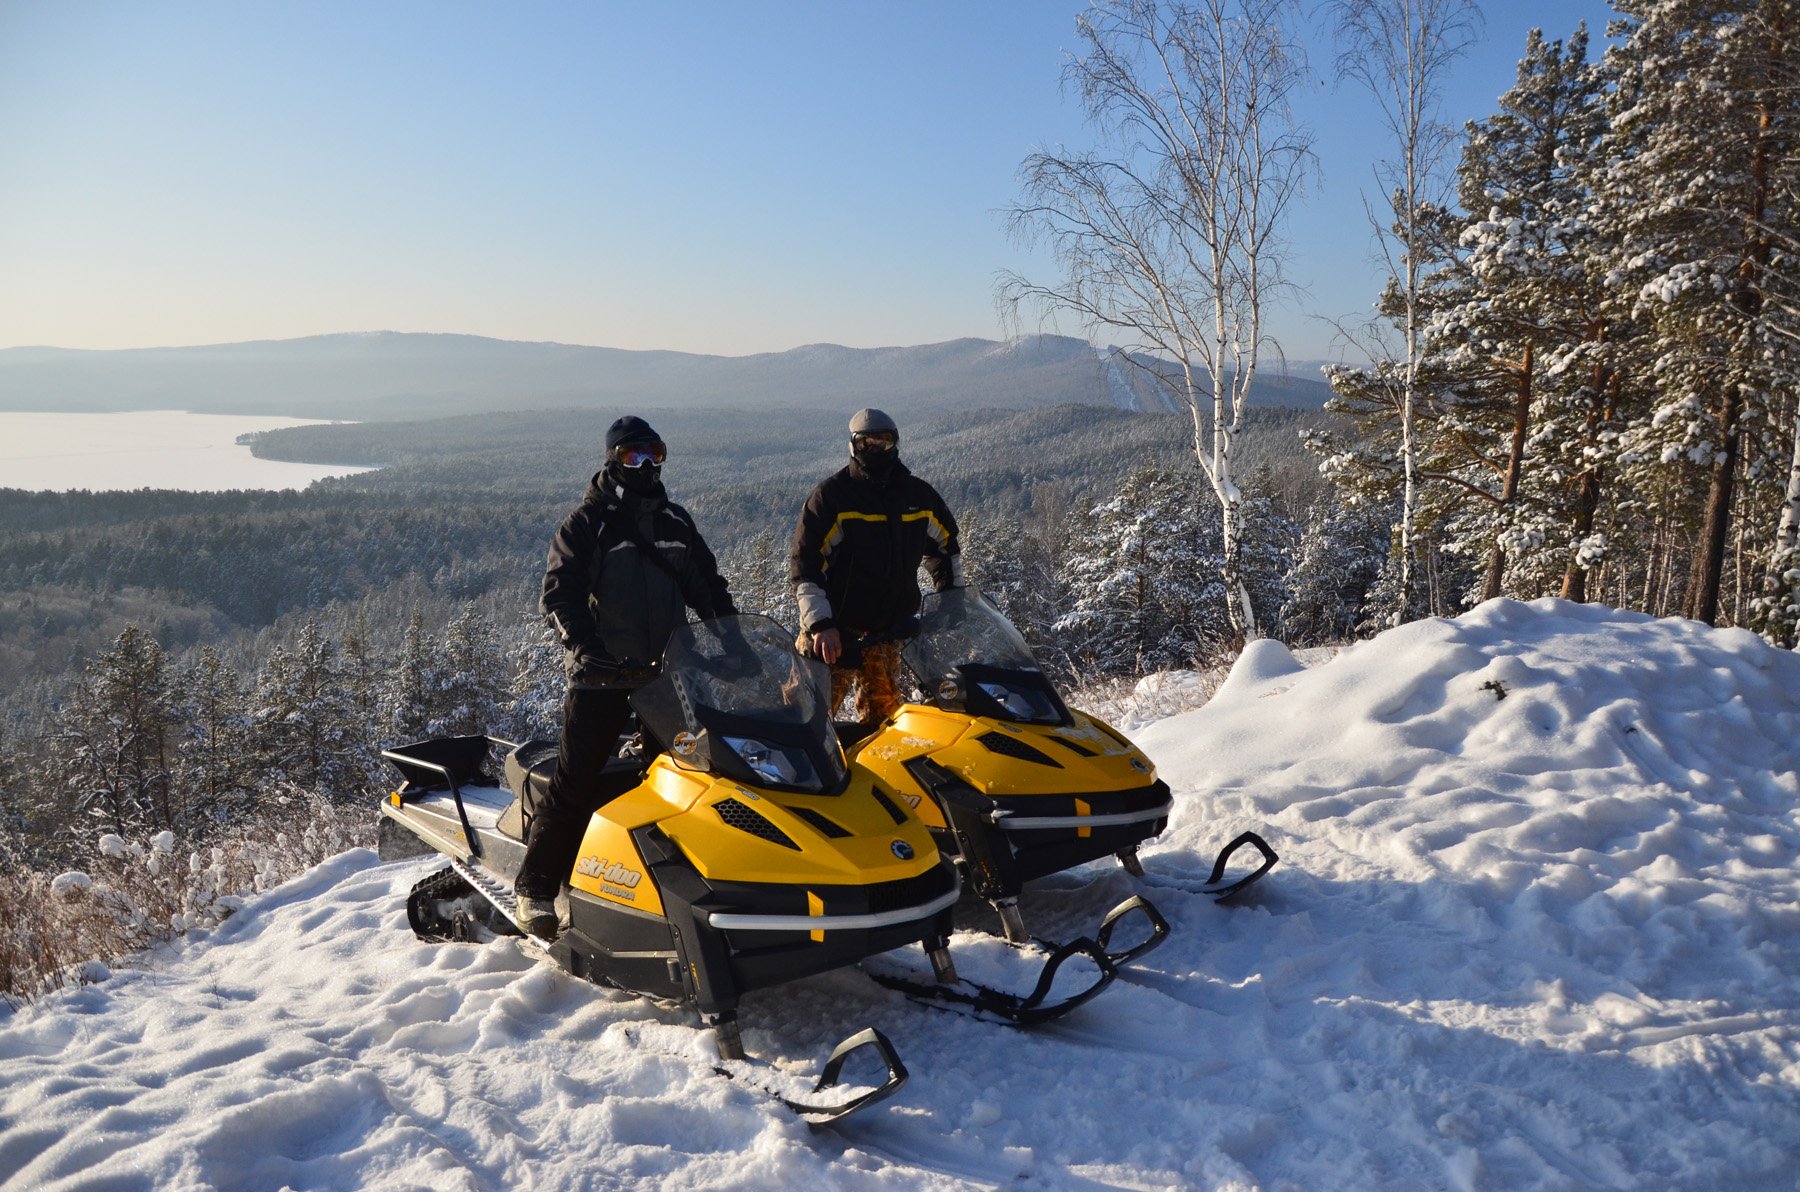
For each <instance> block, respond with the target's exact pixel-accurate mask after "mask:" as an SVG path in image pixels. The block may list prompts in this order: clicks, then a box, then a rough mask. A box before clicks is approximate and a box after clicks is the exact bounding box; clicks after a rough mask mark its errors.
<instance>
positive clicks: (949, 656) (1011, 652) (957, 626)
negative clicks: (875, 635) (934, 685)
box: [901, 588, 1038, 682]
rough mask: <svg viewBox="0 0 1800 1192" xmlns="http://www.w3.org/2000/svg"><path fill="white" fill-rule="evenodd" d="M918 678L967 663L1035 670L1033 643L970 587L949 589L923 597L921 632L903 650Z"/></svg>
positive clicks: (942, 673) (948, 671) (934, 674)
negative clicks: (1026, 642) (1026, 640)
mask: <svg viewBox="0 0 1800 1192" xmlns="http://www.w3.org/2000/svg"><path fill="white" fill-rule="evenodd" d="M901 653H902V655H903V656H904V657H905V658H906V664H907V665H908V666H910V667H912V669H913V673H914V674H916V675H918V676H919V679H920V681H921V682H924V681H926V680H927V679H928V678H929V679H936V678H937V677H938V676H940V675H946V674H949V673H950V672H951V671H952V670H955V669H956V668H957V667H959V666H963V665H965V664H967V663H971V662H974V663H979V664H981V665H983V666H992V667H998V668H1001V669H1003V670H1036V669H1038V664H1037V659H1036V658H1034V657H1032V653H1031V647H1030V646H1028V645H1026V644H1025V639H1024V638H1023V637H1021V636H1020V634H1019V631H1018V630H1017V629H1014V628H1013V624H1012V622H1011V621H1008V620H1007V619H1006V616H1005V615H1004V614H1003V613H1001V611H1000V610H999V609H997V608H995V607H994V606H993V605H992V604H989V603H988V600H987V597H985V596H983V595H982V594H981V593H980V592H978V591H976V590H975V589H974V588H948V589H945V590H944V591H942V592H936V593H933V594H931V595H929V596H927V597H925V604H924V607H923V609H922V610H921V611H920V614H919V635H918V636H917V637H915V638H913V639H912V640H911V641H910V642H908V643H906V648H905V649H904V650H902V651H901Z"/></svg>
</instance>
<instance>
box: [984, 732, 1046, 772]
mask: <svg viewBox="0 0 1800 1192" xmlns="http://www.w3.org/2000/svg"><path fill="white" fill-rule="evenodd" d="M975 739H976V740H977V741H980V742H981V743H982V744H983V745H986V746H987V747H988V750H989V751H990V752H992V753H999V754H1004V755H1005V756H1007V757H1010V758H1016V759H1017V760H1019V761H1022V762H1034V763H1036V764H1037V765H1040V766H1054V767H1055V768H1056V769H1058V770H1060V769H1062V768H1063V765H1062V763H1061V762H1059V761H1057V760H1056V759H1055V758H1053V757H1051V756H1050V755H1049V754H1047V753H1044V752H1043V751H1041V750H1037V749H1033V748H1032V747H1031V746H1029V745H1027V744H1025V742H1023V741H1020V740H1017V739H1015V738H1013V737H1009V736H1007V735H1006V734H1005V733H998V732H996V733H984V734H982V735H981V736H979V737H976V738H975Z"/></svg>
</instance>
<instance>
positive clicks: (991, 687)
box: [979, 683, 1056, 720]
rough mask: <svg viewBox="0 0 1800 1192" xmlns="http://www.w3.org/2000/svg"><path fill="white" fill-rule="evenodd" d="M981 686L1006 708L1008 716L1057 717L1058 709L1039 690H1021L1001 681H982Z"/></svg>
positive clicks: (1023, 717)
mask: <svg viewBox="0 0 1800 1192" xmlns="http://www.w3.org/2000/svg"><path fill="white" fill-rule="evenodd" d="M979 686H980V688H981V690H982V691H984V692H986V693H987V695H988V698H990V699H992V700H993V701H994V702H995V703H997V704H999V705H1000V706H1001V707H1002V708H1004V709H1006V714H1007V715H1008V716H1017V717H1018V718H1019V719H1021V720H1042V719H1045V718H1046V717H1048V718H1050V719H1055V718H1056V709H1055V708H1053V707H1052V706H1051V705H1050V701H1048V700H1046V699H1045V698H1044V697H1043V695H1042V694H1040V693H1039V692H1036V691H1020V690H1017V689H1016V688H1012V687H1004V686H1002V685H1000V684H999V683H982V684H979Z"/></svg>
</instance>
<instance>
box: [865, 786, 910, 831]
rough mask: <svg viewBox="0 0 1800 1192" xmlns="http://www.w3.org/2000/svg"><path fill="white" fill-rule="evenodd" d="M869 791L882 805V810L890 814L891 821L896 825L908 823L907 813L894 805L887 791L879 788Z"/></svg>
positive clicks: (874, 787) (872, 788)
mask: <svg viewBox="0 0 1800 1192" xmlns="http://www.w3.org/2000/svg"><path fill="white" fill-rule="evenodd" d="M869 791H870V793H872V794H873V795H874V796H875V801H876V802H877V803H879V804H881V809H882V810H883V811H885V812H887V813H888V818H889V819H891V820H893V821H894V822H895V823H896V824H904V823H905V822H906V813H905V812H904V811H901V810H900V808H898V807H897V806H895V805H894V801H893V800H892V799H890V798H888V797H887V792H886V791H884V790H882V789H881V788H880V787H879V786H871V787H870V788H869Z"/></svg>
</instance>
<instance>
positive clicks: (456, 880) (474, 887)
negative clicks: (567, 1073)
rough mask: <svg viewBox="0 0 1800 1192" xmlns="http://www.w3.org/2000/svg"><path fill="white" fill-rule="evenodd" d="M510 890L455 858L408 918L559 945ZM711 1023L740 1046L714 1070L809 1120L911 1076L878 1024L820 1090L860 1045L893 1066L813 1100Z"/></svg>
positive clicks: (422, 933) (466, 936)
mask: <svg viewBox="0 0 1800 1192" xmlns="http://www.w3.org/2000/svg"><path fill="white" fill-rule="evenodd" d="M508 901H509V900H508V899H507V898H506V897H505V890H504V889H503V888H502V887H501V886H500V884H499V883H498V882H495V881H493V880H492V879H491V878H488V877H487V876H486V875H485V874H483V873H482V872H481V871H480V870H479V869H477V868H475V867H474V866H472V865H466V864H464V863H462V862H458V861H452V862H451V863H450V864H449V865H448V866H446V867H445V868H443V869H440V870H438V871H437V872H435V873H433V874H431V875H430V876H428V877H426V878H424V879H422V880H421V881H419V882H418V883H417V884H416V885H415V886H413V888H412V893H411V894H410V895H409V896H408V898H407V901H406V917H407V921H408V922H409V923H410V924H411V925H412V928H413V931H414V932H415V933H417V934H418V936H419V938H421V939H436V940H439V941H444V942H451V941H454V942H456V943H482V942H484V941H483V940H482V938H481V931H482V930H484V929H485V930H486V931H488V932H490V933H492V934H494V935H505V936H516V937H518V938H519V939H520V941H521V942H523V943H525V944H528V945H530V946H531V947H533V948H535V949H537V950H538V951H541V952H544V953H546V954H548V953H550V952H551V951H552V945H551V944H549V943H547V942H545V941H544V940H541V939H538V938H537V937H536V936H534V935H529V934H527V933H525V932H524V931H522V930H520V928H519V925H518V922H517V920H516V919H515V918H514V916H513V913H512V912H511V911H510V910H509V909H508V907H507V903H508ZM708 1025H709V1026H710V1027H711V1028H712V1029H713V1031H714V1032H715V1035H716V1036H717V1037H718V1039H719V1046H720V1049H721V1050H722V1051H724V1050H732V1051H735V1052H736V1053H737V1054H736V1055H735V1056H733V1057H732V1058H729V1059H720V1060H719V1061H718V1062H717V1063H716V1064H714V1066H713V1071H714V1072H717V1073H718V1074H719V1075H720V1076H723V1077H725V1078H726V1079H728V1080H736V1081H739V1082H741V1083H742V1084H744V1085H745V1086H746V1087H749V1088H754V1089H756V1090H757V1091H758V1092H760V1093H763V1094H765V1095H767V1096H769V1097H772V1098H774V1099H775V1100H777V1101H779V1102H781V1104H782V1105H784V1106H786V1107H787V1108H788V1109H790V1110H792V1111H793V1112H795V1113H797V1114H799V1115H800V1117H801V1119H802V1120H804V1121H805V1122H806V1123H807V1124H808V1125H811V1126H823V1125H827V1124H829V1123H832V1122H839V1121H842V1120H844V1119H845V1118H847V1117H849V1116H850V1115H851V1114H853V1113H855V1112H857V1111H858V1110H861V1109H867V1108H868V1107H870V1106H871V1105H876V1104H879V1103H880V1102H882V1101H885V1100H887V1099H888V1098H889V1097H891V1096H893V1095H894V1094H895V1093H896V1092H898V1091H899V1090H900V1086H901V1085H903V1084H905V1083H906V1079H907V1075H908V1073H907V1071H906V1065H905V1064H904V1063H902V1062H901V1060H900V1055H899V1053H898V1052H897V1051H896V1050H895V1049H894V1045H893V1043H892V1042H891V1041H889V1039H888V1037H887V1036H886V1035H884V1034H882V1033H881V1032H880V1031H879V1030H876V1029H875V1028H874V1027H866V1028H864V1029H863V1030H860V1031H858V1032H857V1033H856V1034H854V1035H851V1036H850V1037H849V1038H847V1039H845V1040H844V1041H843V1042H841V1043H839V1044H838V1045H837V1047H835V1048H834V1049H833V1050H832V1052H831V1055H830V1056H829V1057H828V1058H827V1059H826V1060H825V1066H824V1067H823V1068H822V1069H821V1070H820V1072H819V1078H818V1082H817V1083H816V1084H814V1085H813V1090H812V1091H813V1092H814V1093H823V1092H826V1091H828V1090H831V1089H835V1088H838V1087H840V1085H841V1081H842V1076H843V1070H844V1065H845V1064H846V1063H848V1062H849V1060H850V1057H851V1056H853V1055H854V1054H856V1053H857V1052H859V1051H862V1050H865V1049H869V1050H872V1051H873V1053H874V1054H875V1055H876V1056H877V1057H878V1058H880V1060H881V1062H882V1064H883V1066H884V1067H885V1068H886V1069H887V1072H886V1075H885V1076H884V1077H883V1078H882V1080H881V1082H880V1083H879V1084H877V1085H876V1086H874V1087H873V1088H870V1089H868V1090H867V1091H865V1092H862V1093H860V1094H858V1095H856V1096H854V1097H851V1098H849V1099H847V1100H844V1101H839V1102H830V1101H821V1102H814V1101H806V1100H802V1099H800V1098H797V1097H792V1096H789V1095H787V1094H786V1093H784V1092H782V1091H781V1090H780V1089H779V1088H777V1087H775V1086H774V1085H773V1084H772V1083H771V1082H770V1081H768V1080H767V1079H766V1078H764V1077H763V1076H762V1075H760V1073H761V1070H762V1068H763V1065H760V1064H758V1063H757V1062H756V1061H755V1060H752V1059H750V1058H749V1057H748V1056H747V1055H745V1054H744V1053H743V1044H742V1042H741V1041H740V1040H739V1038H738V1033H737V1024H736V1020H735V1018H734V1017H732V1016H727V1015H720V1016H715V1019H714V1020H713V1021H710V1022H709V1023H708Z"/></svg>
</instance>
